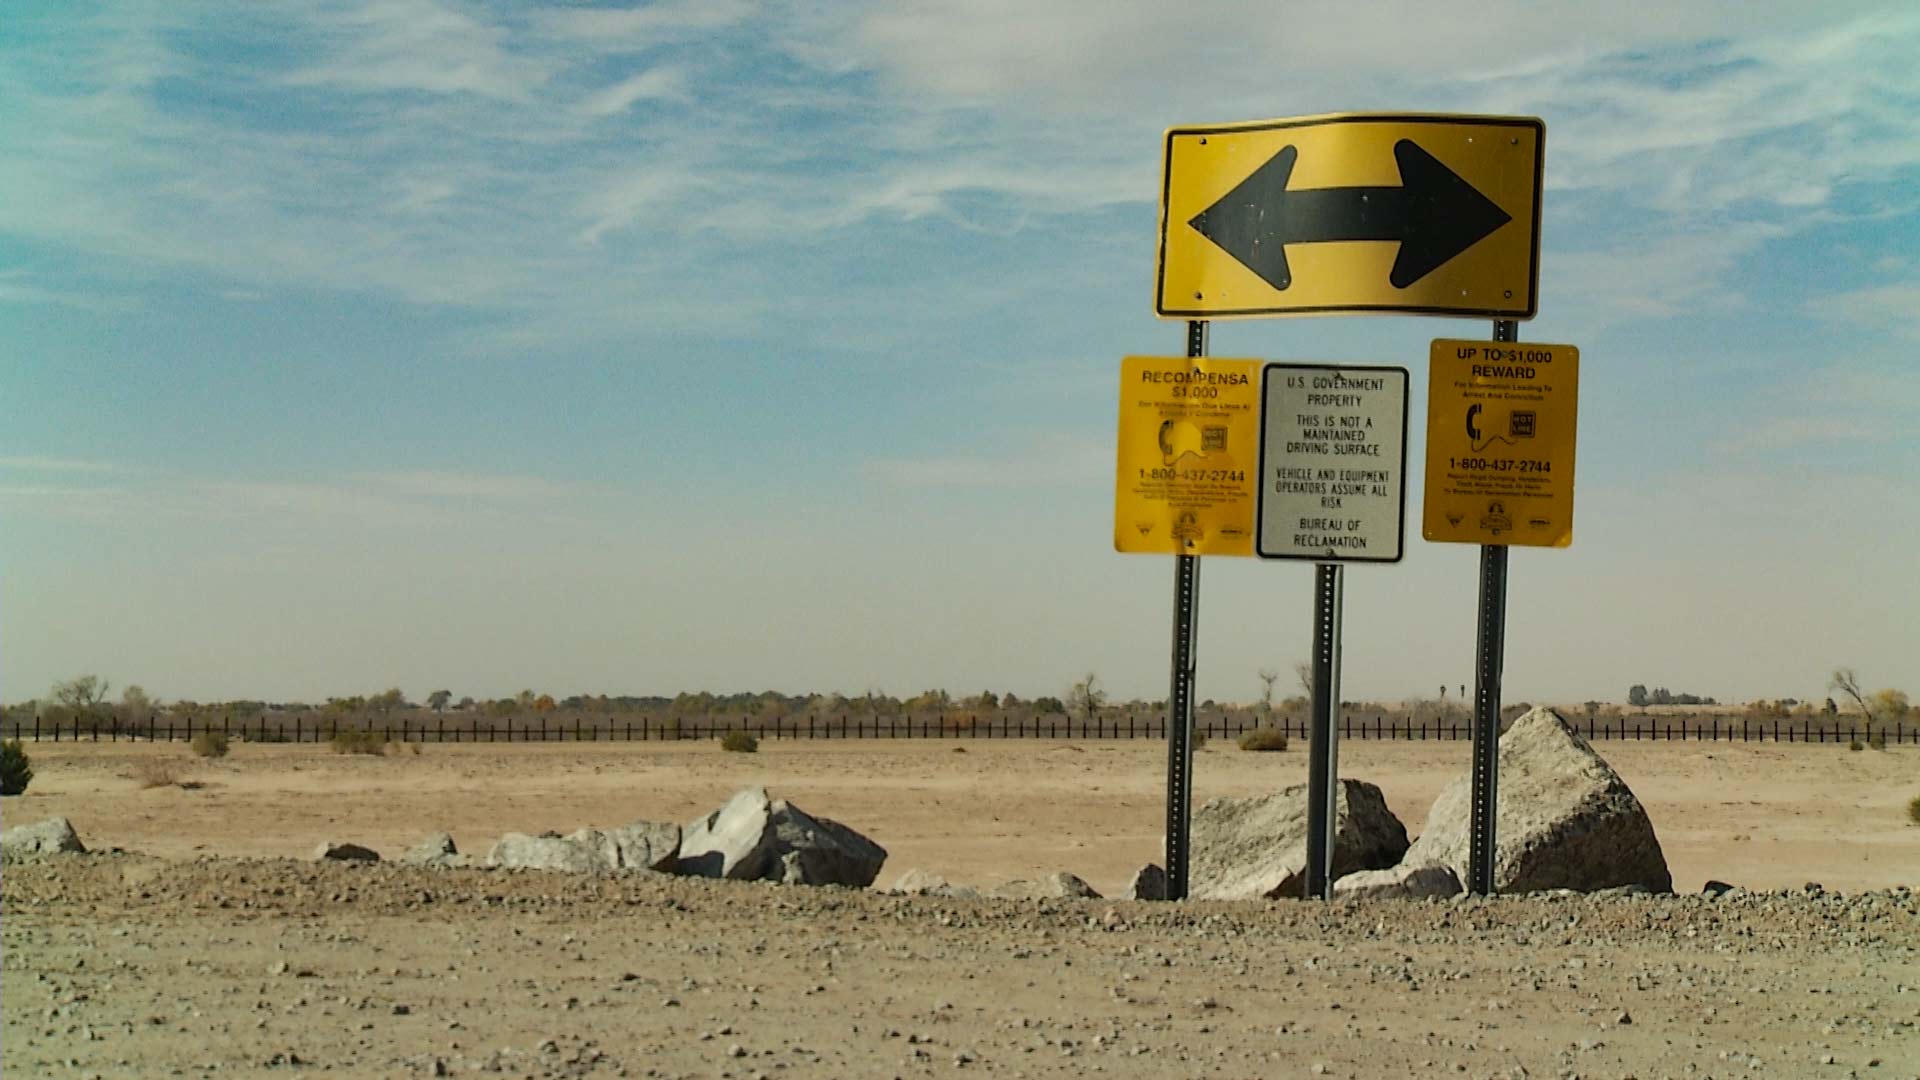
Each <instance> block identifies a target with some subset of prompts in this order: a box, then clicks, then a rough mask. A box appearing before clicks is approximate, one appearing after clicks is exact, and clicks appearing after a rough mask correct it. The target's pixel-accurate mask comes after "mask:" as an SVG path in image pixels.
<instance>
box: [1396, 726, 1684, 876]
mask: <svg viewBox="0 0 1920 1080" xmlns="http://www.w3.org/2000/svg"><path fill="white" fill-rule="evenodd" d="M1499 754H1500V776H1499V784H1498V787H1497V788H1496V792H1495V793H1496V794H1497V795H1498V797H1499V799H1498V801H1499V813H1498V815H1497V816H1496V817H1495V819H1494V861H1493V885H1494V889H1495V890H1496V891H1498V892H1534V891H1539V890H1545V889H1575V890H1578V891H1580V892H1592V891H1594V890H1597V889H1606V888H1611V887H1613V886H1617V885H1640V886H1644V887H1645V888H1647V889H1650V890H1652V891H1654V892H1671V891H1673V875H1672V874H1671V873H1669V872H1668V870H1667V859H1666V856H1665V854H1664V853H1662V852H1661V850H1660V841H1659V838H1657V837H1656V836H1654V834H1653V823H1652V822H1651V821H1649V820H1648V819H1647V812H1646V809H1645V808H1644V807H1642V806H1641V805H1640V800H1638V799H1636V798H1634V797H1633V792H1632V791H1630V790H1628V788H1627V785H1626V782H1625V781H1623V780H1621V779H1620V774H1619V773H1616V772H1614V771H1613V768H1612V767H1611V766H1609V765H1608V764H1607V763H1606V761H1605V760H1604V759H1602V758H1601V757H1600V755H1599V754H1596V753H1594V752H1593V748H1592V747H1591V746H1588V745H1587V742H1586V740H1585V739H1582V738H1581V737H1580V735H1579V733H1578V732H1576V731H1575V730H1574V729H1573V726H1572V725H1570V724H1568V723H1567V721H1566V720H1565V719H1564V718H1563V717H1561V716H1560V714H1558V713H1556V712H1554V711H1553V710H1552V709H1547V708H1539V709H1534V710H1533V711H1532V712H1529V713H1527V714H1526V715H1525V716H1522V717H1520V718H1519V719H1518V720H1515V721H1514V722H1513V725H1512V726H1511V727H1509V728H1508V729H1507V733H1506V734H1505V735H1502V736H1501V737H1500V750H1499ZM1471 812H1472V777H1471V774H1470V773H1462V774H1461V775H1460V776H1458V777H1456V778H1455V779H1454V780H1453V782H1452V783H1450V784H1448V785H1447V787H1446V788H1445V789H1444V790H1443V791H1441V793H1440V797H1439V798H1438V799H1435V800H1434V803H1433V809H1432V810H1431V811H1430V812H1428V814H1427V824H1426V831H1425V832H1423V833H1421V834H1420V838H1419V839H1418V840H1416V841H1415V842H1414V844H1413V847H1412V848H1411V849H1410V850H1409V851H1408V852H1407V857H1406V860H1405V861H1406V863H1407V864H1408V865H1410V866H1419V865H1422V864H1426V863H1443V864H1445V865H1447V866H1451V867H1452V868H1453V870H1454V872H1455V873H1456V874H1458V875H1459V877H1460V879H1461V880H1462V881H1465V880H1466V879H1467V864H1468V859H1469V853H1468V846H1469V843H1470V839H1471V837H1470V836H1469V824H1470V823H1469V820H1468V819H1469V816H1470V814H1471Z"/></svg>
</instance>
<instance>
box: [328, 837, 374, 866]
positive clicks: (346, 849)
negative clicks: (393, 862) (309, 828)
mask: <svg viewBox="0 0 1920 1080" xmlns="http://www.w3.org/2000/svg"><path fill="white" fill-rule="evenodd" d="M313 857H314V858H315V859H318V860H321V861H322V862H379V861H380V853H379V852H377V851H375V850H373V849H372V848H370V847H364V846H362V845H360V844H342V843H339V842H337V841H333V840H328V841H326V842H324V843H322V844H321V845H320V846H319V847H317V848H314V849H313Z"/></svg>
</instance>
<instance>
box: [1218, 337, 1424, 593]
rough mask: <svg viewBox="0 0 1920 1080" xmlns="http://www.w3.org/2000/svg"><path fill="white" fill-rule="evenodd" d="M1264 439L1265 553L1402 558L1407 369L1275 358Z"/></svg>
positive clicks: (1259, 548)
mask: <svg viewBox="0 0 1920 1080" xmlns="http://www.w3.org/2000/svg"><path fill="white" fill-rule="evenodd" d="M1262 379H1263V383H1264V385H1263V394H1262V401H1263V404H1264V406H1265V408H1264V413H1265V415H1264V417H1263V419H1262V422H1261V427H1262V429H1263V433H1262V438H1261V440H1260V499H1259V507H1258V509H1259V513H1258V520H1259V522H1260V528H1259V532H1258V534H1257V536H1256V537H1255V544H1254V549H1255V551H1256V552H1257V553H1258V554H1259V556H1260V557H1261V558H1263V559H1312V560H1313V561H1315V562H1399V561H1400V556H1401V555H1402V554H1403V553H1404V551H1405V539H1406V526H1405V522H1406V506H1407V486H1406V476H1407V369H1406V368H1403V367H1360V366H1347V365H1343V366H1340V367H1332V366H1313V365H1306V364H1268V365H1267V366H1266V370H1265V373H1264V374H1263V376H1262Z"/></svg>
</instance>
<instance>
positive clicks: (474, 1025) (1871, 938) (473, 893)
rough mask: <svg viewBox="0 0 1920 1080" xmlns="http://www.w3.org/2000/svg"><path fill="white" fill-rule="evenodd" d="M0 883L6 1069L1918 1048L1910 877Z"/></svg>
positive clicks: (564, 1073) (385, 868)
mask: <svg viewBox="0 0 1920 1080" xmlns="http://www.w3.org/2000/svg"><path fill="white" fill-rule="evenodd" d="M0 907H3V909H4V916H5V917H4V919H3V920H0V923H4V925H3V926H0V947H3V948H4V953H5V957H6V962H5V965H4V969H3V970H0V990H3V991H4V993H0V999H3V1001H4V1004H3V1006H0V1008H3V1011H4V1024H5V1041H6V1046H7V1064H8V1067H9V1071H10V1072H11V1071H12V1070H13V1069H14V1068H15V1067H19V1068H21V1069H22V1070H23V1075H34V1076H50V1077H63V1076H86V1075H92V1074H100V1075H106V1076H148V1075H152V1076H167V1075H175V1074H182V1075H203V1074H212V1073H223V1074H227V1075H250V1074H253V1073H256V1072H260V1073H268V1074H276V1073H279V1072H289V1073H291V1072H296V1071H298V1072H304V1071H323V1070H334V1071H337V1072H345V1073H351V1074H359V1075H394V1076H475V1075H494V1074H506V1075H519V1076H536V1077H584V1076H633V1077H642V1076H650V1077H691V1076H701V1077H714V1076H727V1077H732V1078H745V1077H749V1076H752V1075H756V1074H759V1075H770V1076H779V1077H837V1076H853V1075H857V1076H867V1075H882V1076H894V1075H900V1076H922V1075H937V1074H941V1073H946V1072H950V1071H953V1070H956V1069H964V1070H966V1071H967V1072H970V1073H979V1074H982V1075H995V1076H1008V1077H1014V1076H1026V1077H1048V1076H1060V1077H1065V1076H1080V1075H1085V1074H1088V1073H1091V1072H1094V1071H1096V1070H1097V1071H1098V1072H1100V1073H1101V1074H1102V1075H1106V1076H1119V1077H1128V1076H1142V1077H1145V1076H1154V1077H1164V1076H1170V1075H1173V1076H1198V1075H1216V1074H1217V1075H1221V1076H1245V1075H1259V1076H1300V1075H1325V1076H1381V1075H1430V1074H1436V1073H1445V1074H1450V1075H1463V1076H1472V1077H1503V1076H1532V1077H1561V1076H1570V1075H1577V1076H1582V1077H1606V1078H1613V1077H1621V1076H1634V1077H1640V1078H1652V1077H1668V1076H1671V1077H1693V1078H1698V1077H1704V1076H1713V1077H1729V1076H1776V1077H1801V1076H1834V1077H1843V1076H1847V1075H1850V1074H1851V1075H1857V1076H1862V1077H1868V1076H1871V1077H1875V1078H1880V1077H1887V1078H1907V1077H1920V899H1917V898H1916V894H1915V893H1914V892H1912V891H1910V890H1891V891H1883V892H1875V893H1863V894H1857V895H1841V894H1839V893H1836V892H1832V891H1829V890H1825V889H1819V890H1807V889H1793V890H1787V891H1779V892H1753V891H1747V890H1740V889H1730V890H1728V891H1726V892H1724V893H1722V894H1721V895H1719V896H1717V897H1706V896H1670V895H1668V896H1663V895H1644V894H1642V895H1636V894H1629V893H1616V894H1610V895H1605V896H1586V895H1578V894H1567V895H1537V896H1525V897H1499V898H1491V899H1485V898H1466V899H1463V900H1458V901H1453V900H1449V901H1415V902H1399V901H1351V902H1340V903H1335V904H1319V903H1308V902H1304V901H1295V900H1282V901H1273V902H1262V903H1244V904H1239V903H1189V904H1160V903H1150V902H1132V901H1107V900H1078V899H1042V900H1030V901H1016V900H995V899H984V898H982V899H963V898H952V897H934V896H928V897H906V896H891V895H886V894H882V893H877V892H871V891H855V890H847V889H838V888H802V887H789V886H780V885H774V884H769V883H735V882H716V881H705V880H689V879H677V878H667V877H662V876H659V875H623V874H610V875H594V876H573V875H562V874H548V873H538V872H517V871H501V870H485V869H458V868H456V869H423V868H414V867H406V866H401V865H397V864H388V863H379V864H335V863H327V864H315V863H307V862H301V861H295V860H232V859H217V858H205V859H200V860H195V861H191V862H188V861H163V860H154V859H148V858H143V857H140V856H133V855H97V856H64V857H60V858H56V859H51V860H47V861H45V862H37V863H18V864H9V865H8V866H7V868H6V872H5V875H4V879H0ZM715 1033H719V1034H717V1035H716V1034H715ZM703 1035H705V1037H704V1038H703V1037H702V1036H703Z"/></svg>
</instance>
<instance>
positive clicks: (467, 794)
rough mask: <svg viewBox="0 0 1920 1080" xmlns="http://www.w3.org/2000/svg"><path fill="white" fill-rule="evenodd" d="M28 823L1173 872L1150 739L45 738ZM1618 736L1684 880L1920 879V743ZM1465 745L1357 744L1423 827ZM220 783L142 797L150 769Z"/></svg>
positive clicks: (1257, 780) (1616, 749) (1245, 778)
mask: <svg viewBox="0 0 1920 1080" xmlns="http://www.w3.org/2000/svg"><path fill="white" fill-rule="evenodd" d="M29 749H30V750H31V752H32V754H33V761H34V768H35V770H36V776H35V779H34V781H33V784H32V786H31V787H30V788H29V790H28V792H27V794H26V795H24V796H22V797H19V798H12V799H8V800H6V801H5V803H4V805H3V806H0V813H3V814H4V817H5V821H6V823H8V824H17V823H19V822H25V821H38V820H40V819H42V818H45V817H48V816H51V815H54V814H61V815H65V816H66V817H68V818H70V819H72V821H73V822H74V826H75V827H76V828H77V829H78V830H79V831H80V834H81V836H82V837H83V838H84V839H85V840H86V842H87V843H88V844H89V846H93V847H121V848H125V849H127V850H129V851H135V852H143V853H148V854H153V855H159V856H166V857H189V856H195V855H201V854H217V855H228V856H284V857H305V856H306V855H308V854H310V853H311V852H312V850H313V849H314V847H315V846H316V845H318V844H319V843H320V842H322V841H324V840H351V841H354V842H357V843H362V844H366V845H368V846H371V847H373V848H375V849H376V850H379V851H382V852H385V853H387V854H388V855H389V856H391V855H396V854H398V853H399V852H400V851H402V850H404V849H405V848H406V847H408V846H410V845H411V844H413V843H414V842H416V841H417V840H418V839H419V838H420V837H421V836H423V835H424V834H426V833H429V832H432V831H435V830H442V829H444V830H446V831H448V832H451V833H452V834H453V835H454V838H455V840H456V841H457V842H458V843H459V845H460V848H461V850H463V851H469V852H476V853H481V854H484V853H485V850H486V847H487V845H489V844H490V843H491V842H492V841H493V839H494V838H495V837H497V836H498V835H499V834H501V833H503V832H509V831H518V832H539V831H541V830H544V829H555V830H558V831H561V832H570V831H572V830H574V829H576V828H579V827H580V826H582V825H602V826H604V825H618V824H624V823H626V822H629V821H634V820H640V819H646V820H655V821H680V822H685V821H688V820H691V819H692V818H694V817H696V816H698V815H700V814H703V813H705V812H707V811H709V810H711V809H713V808H714V807H716V806H718V805H719V804H720V803H721V802H723V801H724V800H725V799H726V797H727V796H728V795H730V794H731V793H732V792H733V791H735V790H736V789H738V788H740V787H742V786H745V785H748V784H761V785H765V786H766V787H767V788H768V789H769V790H770V791H771V792H772V793H773V794H774V795H776V796H783V797H788V798H791V799H793V800H794V801H795V802H797V803H798V804H799V805H800V806H802V807H803V808H805V809H807V810H809V811H811V812H814V813H817V814H823V815H825V816H828V817H832V818H835V819H838V820H840V821H844V822H846V823H847V824H849V825H852V826H853V827H855V828H856V829H859V830H861V831H862V832H864V833H866V834H868V835H870V836H872V837H873V838H874V839H875V840H877V841H879V842H880V843H881V844H882V845H884V846H885V847H886V848H887V850H888V851H889V852H890V853H891V854H890V857H889V859H888V863H887V867H886V870H885V871H884V872H883V874H882V876H881V883H882V884H885V883H888V882H890V881H892V880H893V879H894V878H895V877H898V876H899V874H901V873H902V872H904V871H906V870H908V869H912V868H918V869H923V870H927V871H931V872H933V873H937V874H940V875H942V876H945V877H947V878H948V879H950V880H954V881H960V882H967V883H972V884H979V885H991V884H995V883H998V882H1000V881H1004V880H1007V879H1010V878H1017V877H1031V876H1033V875H1035V874H1041V873H1050V872H1052V871H1055V870H1069V871H1072V872H1074V873H1076V874H1079V875H1080V876H1081V877H1083V878H1085V879H1087V880H1088V881H1089V882H1091V883H1092V884H1093V885H1094V887H1095V888H1097V889H1099V890H1100V891H1102V892H1104V893H1108V894H1113V893H1117V892H1118V891H1120V890H1121V889H1122V888H1123V887H1124V886H1125V884H1126V881H1127V879H1128V877H1129V876H1130V875H1131V874H1132V872H1133V871H1134V870H1135V869H1136V868H1138V867H1139V866H1140V865H1141V864H1143V863H1146V862H1149V861H1155V862H1157V861H1159V860H1160V856H1161V836H1162V832H1163V830H1164V827H1165V769H1166V757H1165V751H1164V749H1163V747H1162V744H1158V743H1154V742H1148V741H1145V740H1141V741H1113V742H1093V741H1084V742H1071V743H1069V742H1042V741H1021V740H1013V741H998V740H995V741H988V740H955V741H945V742H942V741H935V740H902V741H899V742H892V741H886V740H868V741H850V742H824V741H822V742H809V741H797V742H792V741H782V742H763V743H762V744H761V751H760V752H759V753H757V754H752V755H746V754H726V753H722V752H721V751H720V750H719V749H718V747H717V746H716V745H714V744H711V743H691V742H689V743H683V744H663V743H597V744H584V745H582V744H565V743H555V744H546V745H532V746H513V747H506V746H487V745H481V746H440V745H428V746H426V747H425V748H424V749H423V750H422V752H421V753H420V754H419V755H417V756H415V755H400V756H388V757H362V756H351V755H348V756H342V755H336V754H333V753H331V752H329V750H328V748H327V747H325V746H288V745H253V746H247V745H236V746H235V748H234V750H233V753H232V755H231V756H230V757H228V758H226V759H224V760H221V761H204V760H201V759H196V758H193V757H191V756H190V755H189V754H188V753H187V751H186V748H185V747H183V746H177V745H153V744H126V743H121V744H111V743H99V744H95V743H78V744H75V743H60V744H52V743H40V744H38V745H35V746H32V747H30V748H29ZM1596 749H1598V750H1599V751H1600V753H1601V754H1602V755H1604V756H1605V757H1606V758H1607V759H1608V760H1609V761H1610V762H1611V763H1612V764H1613V765H1614V767H1615V768H1616V769H1618V770H1619V771H1620V773H1621V775H1622V776H1623V777H1624V778H1625V779H1626V781H1627V783H1628V785H1629V786H1631V787H1632V788H1633V790H1634V792H1635V794H1636V795H1638V796H1639V797H1640V799H1641V801H1642V802H1643V803H1644V804H1645V805H1646V808H1647V812H1648V814H1649V816H1650V817H1651V818H1652V820H1653V824H1654V829H1655V831H1656V832H1657V833H1658V835H1659V837H1660V841H1661V845H1662V847H1663V848H1664V849H1665V851H1666V855H1667V860H1668V863H1669V865H1670V866H1671V867H1672V870H1673V879H1674V888H1675V889H1676V890H1677V891H1681V892H1693V891H1697V890H1698V889H1699V888H1700V886H1701V885H1702V884H1703V883H1704V882H1705V881H1706V880H1708V879H1709V878H1718V879H1721V880H1724V881H1730V882H1734V883H1735V884H1739V885H1743V886H1747V887H1749V888H1755V889H1770V888H1780V887H1798V886H1800V885H1801V884H1803V883H1805V882H1808V881H1818V882H1820V883H1821V884H1823V885H1824V886H1826V887H1827V888H1828V889H1833V890H1842V891H1847V892H1853V891H1858V890H1863V889H1872V888H1885V887H1889V886H1894V885H1920V828H1917V827H1915V826H1912V825H1910V824H1908V823H1907V822H1906V819H1905V814H1904V806H1905V803H1906V800H1908V799H1910V798H1912V797H1913V796H1915V795H1916V794H1920V747H1899V748H1896V749H1893V750H1889V751H1885V752H1876V751H1865V752H1860V753H1853V752H1849V751H1848V750H1847V749H1846V748H1845V747H1844V746H1833V745H1827V746H1821V745H1818V744H1816V745H1812V746H1806V745H1799V744H1793V745H1774V744H1757V743H1712V742H1708V743H1697V742H1689V743H1665V742H1659V743H1655V742H1602V743H1598V744H1596ZM1467 754H1468V745H1467V744H1466V743H1465V742H1403V741H1381V742H1372V741H1366V740H1351V739H1350V740H1347V741H1346V742H1344V743H1343V744H1342V745H1341V747H1340V771H1341V774H1342V775H1343V776H1349V777H1356V778H1359V779H1363V780H1368V781H1371V782H1373V783H1376V784H1379V785H1380V786H1381V788H1382V789H1383V790H1384V791H1385V792H1386V795H1387V801H1388V803H1389V804H1390V805H1391V806H1392V808H1393V811H1394V813H1396V814H1398V815H1399V816H1400V818H1401V820H1402V821H1404V822H1405V823H1406V825H1407V830H1408V832H1409V834H1417V833H1418V832H1419V831H1420V827H1421V823H1422V822H1423V821H1424V820H1425V817H1426V813H1427V809H1428V807H1429V806H1431V805H1432V802H1433V799H1434V797H1435V796H1436V795H1438V794H1439V792H1440V789H1441V788H1442V787H1443V786H1444V785H1445V784H1446V783H1447V782H1448V780H1450V779H1451V778H1452V777H1453V776H1455V775H1456V774H1457V773H1459V772H1461V771H1464V770H1465V768H1466V766H1467ZM156 759H159V760H164V761H166V762H168V763H171V764H174V765H177V766H178V768H179V770H180V774H181V776H182V777H183V778H186V779H189V780H192V781H194V782H196V783H198V784H200V785H202V786H200V787H197V788H195V789H192V790H182V789H180V788H177V787H168V788H155V789H148V790H142V789H141V788H140V787H139V786H138V784H137V783H136V782H135V781H134V780H133V779H131V778H130V777H131V776H132V775H133V774H134V772H135V771H136V769H137V768H138V767H139V766H140V765H141V763H142V762H144V761H151V760H156ZM1305 780H1306V755H1305V754H1304V753H1303V752H1301V750H1300V749H1299V748H1298V747H1296V748H1295V749H1294V750H1291V751H1289V752H1287V753H1284V754H1249V753H1244V752H1241V751H1239V750H1238V749H1235V748H1233V747H1231V746H1229V745H1226V744H1223V743H1215V744H1213V746H1211V747H1210V748H1209V749H1207V750H1205V751H1203V752H1202V753H1200V754H1199V755H1198V757H1197V758H1196V762H1195V766H1194V784H1195V790H1196V803H1197V802H1198V801H1201V800H1205V799H1207V798H1211V797H1213V796H1216V795H1245V794H1252V793H1256V792H1262V791H1268V790H1272V789H1274V788H1277V787H1284V786H1286V785H1288V784H1295V783H1304V782H1305Z"/></svg>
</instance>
